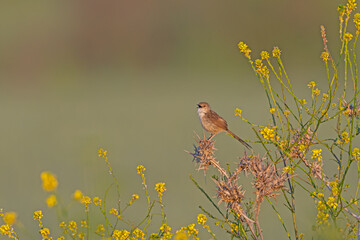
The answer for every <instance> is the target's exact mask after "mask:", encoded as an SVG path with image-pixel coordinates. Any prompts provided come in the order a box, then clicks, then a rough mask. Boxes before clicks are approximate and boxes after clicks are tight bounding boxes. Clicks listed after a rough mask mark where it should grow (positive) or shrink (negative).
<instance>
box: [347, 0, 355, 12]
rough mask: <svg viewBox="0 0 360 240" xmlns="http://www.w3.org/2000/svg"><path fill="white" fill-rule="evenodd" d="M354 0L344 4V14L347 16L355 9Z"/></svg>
mask: <svg viewBox="0 0 360 240" xmlns="http://www.w3.org/2000/svg"><path fill="white" fill-rule="evenodd" d="M356 5H357V4H356V3H355V0H349V1H348V2H347V4H346V15H347V16H349V15H350V14H351V12H352V11H354V10H355V9H356Z"/></svg>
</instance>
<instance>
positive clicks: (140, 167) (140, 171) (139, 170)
mask: <svg viewBox="0 0 360 240" xmlns="http://www.w3.org/2000/svg"><path fill="white" fill-rule="evenodd" d="M136 169H137V174H139V175H142V174H143V173H144V171H145V170H146V168H145V167H144V166H143V165H139V166H137V168H136Z"/></svg>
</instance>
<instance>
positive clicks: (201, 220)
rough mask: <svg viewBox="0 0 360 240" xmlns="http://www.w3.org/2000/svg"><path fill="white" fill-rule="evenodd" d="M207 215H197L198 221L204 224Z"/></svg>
mask: <svg viewBox="0 0 360 240" xmlns="http://www.w3.org/2000/svg"><path fill="white" fill-rule="evenodd" d="M206 220H207V218H206V216H205V215H204V214H199V215H197V221H198V223H199V224H200V225H204V224H205V223H206Z"/></svg>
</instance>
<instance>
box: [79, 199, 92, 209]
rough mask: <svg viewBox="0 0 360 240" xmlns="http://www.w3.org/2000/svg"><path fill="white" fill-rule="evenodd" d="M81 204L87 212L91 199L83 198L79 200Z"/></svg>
mask: <svg viewBox="0 0 360 240" xmlns="http://www.w3.org/2000/svg"><path fill="white" fill-rule="evenodd" d="M81 203H82V204H84V205H85V209H86V211H89V205H90V203H91V198H90V197H88V196H83V197H82V198H81Z"/></svg>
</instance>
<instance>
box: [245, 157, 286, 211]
mask: <svg viewBox="0 0 360 240" xmlns="http://www.w3.org/2000/svg"><path fill="white" fill-rule="evenodd" d="M239 169H244V170H245V171H249V172H250V173H251V174H252V175H253V176H254V178H255V182H254V183H253V185H254V187H255V189H256V192H255V193H256V201H257V204H260V203H261V202H262V200H263V198H264V197H275V196H276V192H277V191H279V190H281V189H283V188H284V187H285V186H284V182H285V181H286V180H287V179H288V177H287V174H286V173H282V174H281V175H279V174H278V173H277V172H276V170H275V166H274V164H272V163H270V164H266V165H265V164H264V163H263V160H262V159H261V158H260V157H259V156H250V157H248V156H246V155H245V156H244V157H243V158H242V159H240V165H239Z"/></svg>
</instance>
